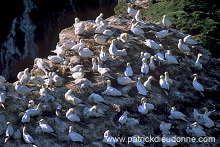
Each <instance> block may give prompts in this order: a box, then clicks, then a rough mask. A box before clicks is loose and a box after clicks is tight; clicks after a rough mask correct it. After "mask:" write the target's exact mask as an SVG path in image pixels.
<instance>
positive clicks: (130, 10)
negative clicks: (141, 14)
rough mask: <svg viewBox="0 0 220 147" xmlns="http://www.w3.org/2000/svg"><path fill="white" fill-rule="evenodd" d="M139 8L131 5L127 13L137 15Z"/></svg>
mask: <svg viewBox="0 0 220 147" xmlns="http://www.w3.org/2000/svg"><path fill="white" fill-rule="evenodd" d="M137 11H138V10H135V9H132V8H131V7H128V8H127V13H128V14H129V15H131V16H133V17H135V15H136V13H137Z"/></svg>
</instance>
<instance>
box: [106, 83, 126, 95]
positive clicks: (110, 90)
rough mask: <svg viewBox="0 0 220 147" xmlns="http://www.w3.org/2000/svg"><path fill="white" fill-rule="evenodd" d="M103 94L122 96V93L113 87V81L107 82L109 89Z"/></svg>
mask: <svg viewBox="0 0 220 147" xmlns="http://www.w3.org/2000/svg"><path fill="white" fill-rule="evenodd" d="M102 94H106V95H109V96H122V93H121V91H119V90H118V89H116V88H114V87H112V86H111V81H110V80H107V88H106V90H105V91H104V92H102Z"/></svg>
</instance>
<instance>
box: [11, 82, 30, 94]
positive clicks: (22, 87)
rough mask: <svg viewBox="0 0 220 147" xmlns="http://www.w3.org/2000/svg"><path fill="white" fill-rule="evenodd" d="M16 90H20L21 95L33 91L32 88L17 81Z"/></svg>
mask: <svg viewBox="0 0 220 147" xmlns="http://www.w3.org/2000/svg"><path fill="white" fill-rule="evenodd" d="M15 90H16V91H17V92H18V94H21V95H26V94H28V93H30V92H31V89H30V88H28V87H27V86H25V85H21V83H20V82H16V85H15Z"/></svg>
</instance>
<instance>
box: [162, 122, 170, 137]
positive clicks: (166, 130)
mask: <svg viewBox="0 0 220 147" xmlns="http://www.w3.org/2000/svg"><path fill="white" fill-rule="evenodd" d="M171 125H172V124H171V123H165V122H164V121H161V123H160V131H161V132H162V134H170V131H169V130H170V128H171Z"/></svg>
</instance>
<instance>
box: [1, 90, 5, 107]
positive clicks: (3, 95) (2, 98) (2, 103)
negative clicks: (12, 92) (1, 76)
mask: <svg viewBox="0 0 220 147" xmlns="http://www.w3.org/2000/svg"><path fill="white" fill-rule="evenodd" d="M5 99H6V95H5V94H4V93H3V92H0V106H2V107H3V108H4V109H5V105H4V103H5Z"/></svg>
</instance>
